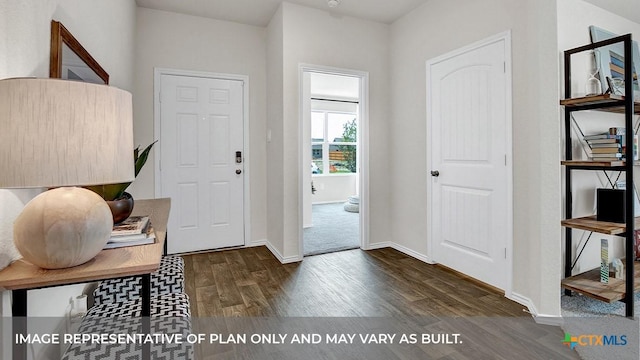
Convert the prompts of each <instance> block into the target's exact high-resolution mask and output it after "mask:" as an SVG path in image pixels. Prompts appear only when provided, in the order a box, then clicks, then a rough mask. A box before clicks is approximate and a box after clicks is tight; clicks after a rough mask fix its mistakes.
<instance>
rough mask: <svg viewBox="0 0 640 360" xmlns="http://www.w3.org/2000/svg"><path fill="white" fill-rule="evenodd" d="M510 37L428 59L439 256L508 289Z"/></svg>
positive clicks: (434, 243)
mask: <svg viewBox="0 0 640 360" xmlns="http://www.w3.org/2000/svg"><path fill="white" fill-rule="evenodd" d="M505 43H506V40H505V39H501V40H498V41H492V42H490V43H488V44H484V45H482V46H474V47H472V48H470V49H466V50H462V51H461V50H459V51H457V52H454V53H452V54H451V55H445V56H443V57H440V58H438V59H435V60H432V61H430V62H428V64H427V72H428V79H429V80H428V84H429V88H428V95H427V97H428V100H427V103H428V104H429V105H428V109H427V114H428V122H429V126H428V128H429V129H430V131H429V133H430V144H431V145H430V167H429V171H430V172H431V174H430V175H431V176H430V182H431V184H430V185H431V191H430V193H429V194H430V205H431V212H430V213H431V238H430V241H431V251H432V257H433V260H434V261H435V262H438V263H441V264H443V265H445V266H447V267H450V268H452V269H455V270H457V271H460V272H462V273H464V274H467V275H469V276H472V277H474V278H476V279H479V280H481V281H483V282H485V283H488V284H490V285H493V286H495V287H498V288H500V289H506V286H507V279H508V274H509V272H510V271H511V270H510V269H509V268H508V267H507V264H508V263H507V256H510V255H509V254H508V253H507V252H508V251H507V249H508V247H510V246H509V245H508V241H510V240H508V239H510V236H511V234H510V230H509V229H510V228H511V226H510V225H509V221H510V220H509V219H510V215H509V211H510V210H509V209H510V206H509V204H508V201H509V198H510V195H508V193H509V191H510V190H509V189H510V181H509V176H510V171H509V170H508V166H507V159H510V158H511V150H510V149H509V147H510V146H508V144H510V140H509V139H510V136H511V135H510V134H509V132H510V129H511V126H510V117H509V120H508V118H507V116H508V115H507V109H508V108H510V106H508V104H507V101H508V96H510V94H508V89H510V87H509V86H508V83H507V75H506V60H505V59H506V55H505V53H506V45H505ZM507 121H509V122H507Z"/></svg>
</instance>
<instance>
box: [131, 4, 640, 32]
mask: <svg viewBox="0 0 640 360" xmlns="http://www.w3.org/2000/svg"><path fill="white" fill-rule="evenodd" d="M287 1H288V2H290V3H294V4H298V5H303V6H307V7H311V8H316V9H321V10H327V11H330V12H332V13H335V14H339V15H347V16H353V17H357V18H361V19H367V20H372V21H377V22H382V23H386V24H390V23H392V22H394V21H395V20H397V19H398V18H400V17H402V16H403V15H405V14H407V13H409V12H410V11H411V10H413V9H415V8H417V7H419V6H420V5H422V4H424V3H426V2H427V1H429V0H340V4H339V5H338V7H336V8H333V9H332V8H329V6H328V5H327V0H287ZM559 1H562V0H559ZM584 1H586V2H588V3H591V4H594V5H596V6H598V7H601V8H603V9H606V10H608V11H610V12H612V13H614V14H617V15H620V16H622V17H625V18H627V19H630V20H631V21H634V22H637V23H640V0H584ZM281 2H282V0H136V3H137V4H138V6H140V7H145V8H150V9H156V10H164V11H171V12H176V13H181V14H186V15H195V16H203V17H208V18H212V19H218V20H227V21H234V22H238V23H242V24H249V25H255V26H267V25H268V24H269V21H270V20H271V17H272V16H273V14H274V13H275V12H276V10H277V9H278V6H279V4H280V3H281Z"/></svg>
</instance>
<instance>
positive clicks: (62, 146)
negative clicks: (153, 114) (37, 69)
mask: <svg viewBox="0 0 640 360" xmlns="http://www.w3.org/2000/svg"><path fill="white" fill-rule="evenodd" d="M133 180H134V166H133V120H132V100H131V94H130V93H128V92H126V91H124V90H121V89H118V88H114V87H110V86H107V85H98V84H90V83H83V82H76V81H67V80H60V79H36V78H18V79H5V80H0V188H28V187H56V186H71V185H80V186H85V185H99V184H112V183H122V182H130V181H133Z"/></svg>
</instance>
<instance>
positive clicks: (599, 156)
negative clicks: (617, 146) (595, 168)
mask: <svg viewBox="0 0 640 360" xmlns="http://www.w3.org/2000/svg"><path fill="white" fill-rule="evenodd" d="M590 157H591V158H592V159H602V158H613V159H616V160H620V159H622V153H619V152H617V153H603V154H597V153H595V154H594V153H592V154H591V156H590Z"/></svg>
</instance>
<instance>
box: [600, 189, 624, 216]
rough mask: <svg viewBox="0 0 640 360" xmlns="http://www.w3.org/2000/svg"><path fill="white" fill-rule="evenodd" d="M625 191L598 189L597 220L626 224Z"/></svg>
mask: <svg viewBox="0 0 640 360" xmlns="http://www.w3.org/2000/svg"><path fill="white" fill-rule="evenodd" d="M625 192H626V191H625V190H620V189H598V194H597V207H596V220H598V221H609V222H615V223H623V224H624V223H625V213H626V211H625V208H626V201H625Z"/></svg>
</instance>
